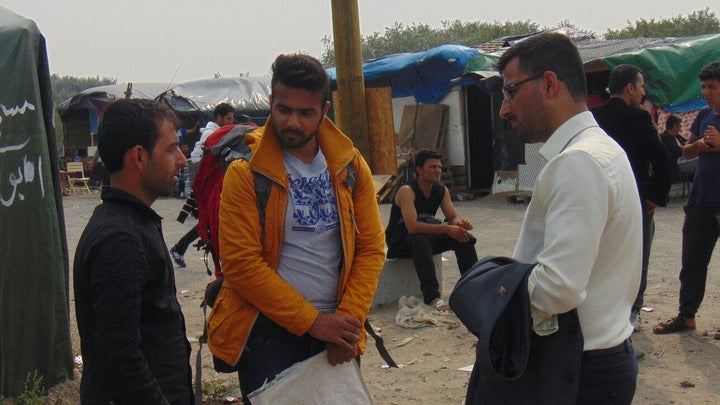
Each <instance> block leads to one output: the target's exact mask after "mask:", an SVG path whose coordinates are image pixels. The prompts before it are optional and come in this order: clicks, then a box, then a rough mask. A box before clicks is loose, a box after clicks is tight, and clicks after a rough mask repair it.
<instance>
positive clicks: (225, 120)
mask: <svg viewBox="0 0 720 405" xmlns="http://www.w3.org/2000/svg"><path fill="white" fill-rule="evenodd" d="M213 115H214V116H215V120H214V121H208V123H207V125H205V127H204V128H203V129H201V130H200V131H201V132H202V134H201V135H200V140H199V141H197V142H196V143H195V148H194V149H193V150H192V152H191V153H190V160H189V161H188V172H190V173H191V175H192V176H193V178H194V174H195V172H196V171H197V165H198V164H199V163H200V159H202V157H203V155H204V154H205V149H204V147H205V140H207V138H208V137H209V136H210V135H212V133H213V132H215V130H216V129H219V128H220V127H223V126H225V125H232V124H233V119H234V117H235V109H234V108H233V107H232V106H231V105H230V104H228V103H220V104H218V105H217V107H215V110H214V112H213ZM190 187H192V181H191V182H190ZM195 197H197V196H195ZM199 237H200V235H198V232H197V227H192V228H191V229H190V230H189V231H187V233H186V234H185V235H183V237H182V238H180V240H179V241H178V242H177V243H176V244H175V245H173V247H171V248H170V254H171V255H172V258H173V261H174V262H175V264H177V265H178V266H180V267H185V266H186V265H187V264H186V263H185V252H187V249H188V247H189V246H190V244H191V243H192V242H193V241H194V240H196V239H197V238H199Z"/></svg>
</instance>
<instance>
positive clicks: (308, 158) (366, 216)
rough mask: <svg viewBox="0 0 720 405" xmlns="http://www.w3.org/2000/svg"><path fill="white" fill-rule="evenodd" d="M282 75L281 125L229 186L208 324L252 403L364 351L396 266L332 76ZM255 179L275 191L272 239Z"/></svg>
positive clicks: (213, 346)
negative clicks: (332, 92)
mask: <svg viewBox="0 0 720 405" xmlns="http://www.w3.org/2000/svg"><path fill="white" fill-rule="evenodd" d="M272 68H273V77H272V81H271V86H272V94H271V96H270V105H271V116H270V118H268V121H267V123H266V124H265V125H264V126H263V127H261V128H260V129H258V130H257V131H254V132H253V133H252V134H250V135H249V136H250V138H251V139H257V142H258V143H256V145H254V146H255V150H254V154H253V158H252V159H251V160H250V161H249V162H245V161H236V162H234V163H233V164H231V166H230V167H229V168H228V171H227V173H226V175H225V180H224V183H223V192H222V197H221V202H220V235H219V238H220V259H221V262H222V270H223V273H224V275H225V282H224V283H223V286H222V289H221V291H220V293H219V295H218V298H217V301H216V302H215V306H214V307H213V311H212V313H211V314H210V317H209V320H208V334H209V347H210V350H211V351H212V352H213V354H214V355H215V356H216V357H218V358H220V359H221V360H223V361H224V362H226V363H228V364H231V365H235V366H236V368H237V369H238V372H239V378H240V389H241V391H242V393H243V400H244V401H245V402H244V403H249V401H248V400H247V395H248V394H249V393H251V392H252V391H254V390H255V389H257V388H259V387H260V386H262V384H263V383H264V382H265V381H266V380H272V379H273V378H274V377H275V376H276V375H277V374H278V373H279V372H281V371H282V370H284V369H286V368H288V367H290V366H291V365H293V364H295V363H297V362H300V361H302V360H305V359H307V358H309V357H311V356H313V355H315V354H317V353H320V352H322V351H323V350H327V360H328V362H329V363H330V364H331V365H337V364H342V363H345V362H348V361H352V360H355V359H356V358H358V356H359V355H361V354H362V353H363V352H364V350H365V347H366V343H367V337H366V335H365V331H364V330H363V323H364V322H365V319H366V317H367V314H368V311H369V310H370V305H371V304H372V299H373V295H374V293H375V289H376V287H377V283H378V278H379V275H380V271H381V270H382V266H383V262H384V257H385V252H384V243H385V236H384V232H383V228H382V224H381V221H380V213H379V209H378V206H377V201H376V198H375V190H374V186H373V182H372V174H371V172H370V169H369V167H368V165H367V163H366V162H365V160H364V159H363V158H362V156H361V155H360V153H359V152H358V151H357V150H356V149H355V148H354V147H353V144H352V142H351V141H350V139H349V138H347V137H346V136H345V135H344V134H343V133H342V132H341V131H340V130H339V129H338V128H336V127H335V125H333V123H332V122H331V121H330V120H329V119H327V118H326V117H325V114H326V113H327V111H328V109H329V107H330V102H329V101H328V95H329V80H328V77H327V74H326V73H325V70H324V69H323V67H322V65H321V64H320V62H318V61H317V60H316V59H314V58H312V57H310V56H307V55H280V56H278V57H277V59H276V60H275V62H274V63H273V66H272ZM348 165H352V170H348ZM253 173H256V174H259V175H261V176H264V177H266V178H267V179H269V180H270V183H271V184H272V185H271V191H270V195H269V198H268V201H267V206H266V208H265V214H264V215H263V217H264V227H263V228H262V229H261V223H260V219H261V215H260V214H259V213H258V207H257V200H256V193H255V181H254V174H253ZM352 176H355V177H356V179H354V180H353V179H350V178H348V177H352Z"/></svg>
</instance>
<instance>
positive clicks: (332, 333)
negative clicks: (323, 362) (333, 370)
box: [308, 314, 362, 364]
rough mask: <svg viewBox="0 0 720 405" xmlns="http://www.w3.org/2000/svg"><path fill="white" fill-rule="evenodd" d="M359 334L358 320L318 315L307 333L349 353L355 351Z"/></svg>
mask: <svg viewBox="0 0 720 405" xmlns="http://www.w3.org/2000/svg"><path fill="white" fill-rule="evenodd" d="M361 332H362V324H361V323H360V320H358V319H356V318H353V317H352V316H350V315H345V314H320V315H318V317H317V319H315V322H314V323H313V324H312V326H311V327H310V330H309V331H308V333H309V334H310V336H312V337H314V338H316V339H319V340H322V341H323V342H328V343H333V344H335V345H337V346H338V347H339V348H340V349H343V350H349V351H351V350H355V351H357V343H358V342H359V341H360V333H361ZM331 364H332V363H331Z"/></svg>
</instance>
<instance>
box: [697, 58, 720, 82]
mask: <svg viewBox="0 0 720 405" xmlns="http://www.w3.org/2000/svg"><path fill="white" fill-rule="evenodd" d="M698 77H699V78H700V80H701V81H702V80H712V79H716V80H720V62H710V63H708V64H707V65H705V67H704V68H702V70H701V71H700V74H699V75H698Z"/></svg>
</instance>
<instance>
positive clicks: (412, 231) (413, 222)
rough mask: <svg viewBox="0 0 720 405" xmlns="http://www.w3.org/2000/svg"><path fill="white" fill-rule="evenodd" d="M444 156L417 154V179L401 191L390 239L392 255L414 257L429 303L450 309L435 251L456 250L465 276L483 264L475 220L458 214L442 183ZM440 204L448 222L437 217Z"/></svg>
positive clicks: (388, 232) (388, 231) (395, 203)
mask: <svg viewBox="0 0 720 405" xmlns="http://www.w3.org/2000/svg"><path fill="white" fill-rule="evenodd" d="M441 159H442V155H441V154H440V153H438V152H435V151H430V150H420V151H418V152H417V153H416V154H415V174H416V175H417V178H416V179H415V180H412V181H410V183H408V184H405V185H403V186H401V187H400V188H399V189H398V191H397V193H396V194H395V198H394V199H393V205H392V207H391V209H390V219H389V221H388V226H387V228H386V229H385V238H386V241H387V245H388V253H387V256H388V258H397V257H402V258H409V257H410V258H412V259H413V264H414V265H415V271H416V272H417V275H418V279H419V280H420V291H422V293H423V301H424V302H425V304H426V305H429V306H431V307H432V308H434V309H435V310H437V311H441V312H449V311H450V307H449V306H448V305H447V304H446V303H445V301H443V299H442V298H441V296H440V284H439V282H438V279H437V276H436V275H435V263H434V262H433V255H436V254H439V253H442V252H445V251H448V250H452V251H453V252H455V257H456V259H457V263H458V268H459V269H460V274H464V273H465V272H466V271H468V270H469V269H470V267H472V265H473V264H475V262H477V253H476V252H475V241H476V240H475V237H473V236H472V234H470V230H472V228H473V226H472V223H471V222H470V221H469V220H468V219H467V218H463V217H459V216H458V215H457V213H456V212H455V206H454V205H453V203H452V200H451V199H450V192H449V191H448V189H447V187H445V185H444V184H442V183H441V182H440V178H441V176H442V162H441ZM438 208H440V209H441V210H442V212H443V215H445V222H443V221H441V220H439V219H437V220H436V219H435V214H436V213H437V210H438Z"/></svg>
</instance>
